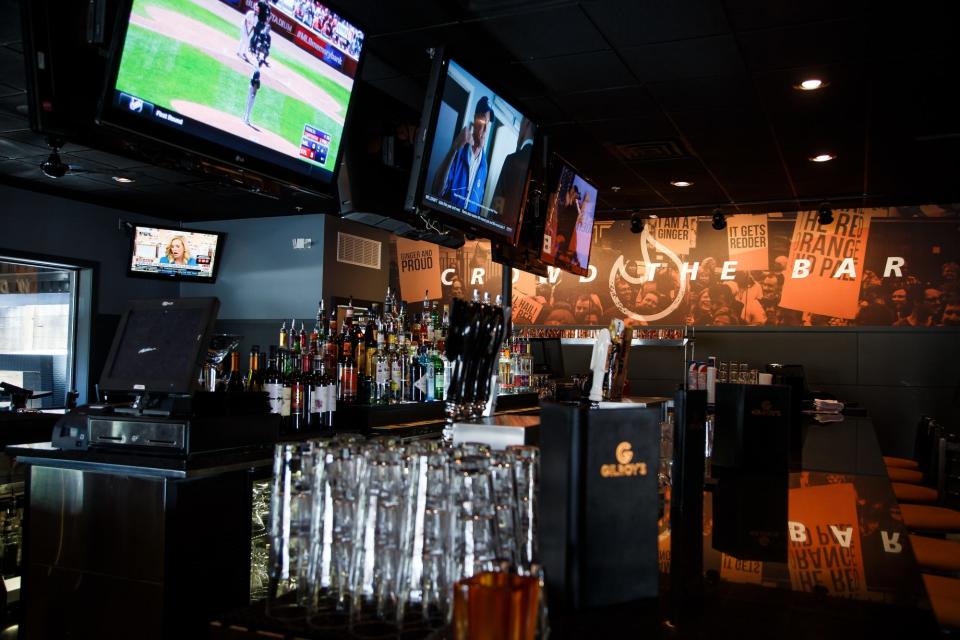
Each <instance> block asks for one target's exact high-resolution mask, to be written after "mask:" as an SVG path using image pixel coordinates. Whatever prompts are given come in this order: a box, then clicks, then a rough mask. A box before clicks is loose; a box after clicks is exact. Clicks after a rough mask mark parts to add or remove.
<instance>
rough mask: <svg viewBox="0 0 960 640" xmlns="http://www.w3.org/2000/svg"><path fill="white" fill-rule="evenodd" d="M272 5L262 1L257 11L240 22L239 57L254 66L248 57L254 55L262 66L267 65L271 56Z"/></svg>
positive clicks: (248, 12)
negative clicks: (268, 57)
mask: <svg viewBox="0 0 960 640" xmlns="http://www.w3.org/2000/svg"><path fill="white" fill-rule="evenodd" d="M270 40H271V38H270V5H269V4H267V3H266V2H263V1H262V0H261V1H260V2H258V3H257V8H256V9H250V10H249V11H247V12H246V13H245V14H243V19H242V20H241V21H240V42H239V43H238V44H237V56H238V57H239V58H241V59H242V60H245V61H246V62H250V63H251V64H254V63H253V62H252V61H251V60H250V58H249V57H248V56H247V54H248V53H252V54H253V55H254V57H255V58H256V59H257V61H258V62H259V63H260V64H267V66H269V63H267V62H266V60H267V56H269V55H270Z"/></svg>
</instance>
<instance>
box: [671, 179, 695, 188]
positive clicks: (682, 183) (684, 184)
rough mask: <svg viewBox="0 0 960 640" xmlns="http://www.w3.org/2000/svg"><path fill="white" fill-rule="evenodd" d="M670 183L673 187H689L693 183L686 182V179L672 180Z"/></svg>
mask: <svg viewBox="0 0 960 640" xmlns="http://www.w3.org/2000/svg"><path fill="white" fill-rule="evenodd" d="M670 184H672V185H673V186H675V187H689V186H691V185H693V183H692V182H687V181H686V180H674V181H673V182H671V183H670Z"/></svg>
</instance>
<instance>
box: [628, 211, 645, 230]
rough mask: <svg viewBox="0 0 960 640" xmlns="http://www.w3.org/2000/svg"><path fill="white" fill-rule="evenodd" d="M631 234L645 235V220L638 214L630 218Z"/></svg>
mask: <svg viewBox="0 0 960 640" xmlns="http://www.w3.org/2000/svg"><path fill="white" fill-rule="evenodd" d="M630 233H643V218H641V217H640V216H639V215H638V214H636V213H635V214H633V215H632V216H630Z"/></svg>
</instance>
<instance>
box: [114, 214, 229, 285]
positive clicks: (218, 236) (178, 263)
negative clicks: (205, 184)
mask: <svg viewBox="0 0 960 640" xmlns="http://www.w3.org/2000/svg"><path fill="white" fill-rule="evenodd" d="M225 238H226V234H224V233H222V232H219V231H199V230H197V229H177V228H176V227H158V226H155V225H150V226H148V225H134V227H133V242H132V244H131V247H130V262H129V266H128V271H127V275H131V276H137V277H141V278H142V277H147V278H159V279H163V280H182V281H184V282H215V281H216V279H217V271H218V270H219V268H220V254H221V252H222V251H223V242H224V239H225Z"/></svg>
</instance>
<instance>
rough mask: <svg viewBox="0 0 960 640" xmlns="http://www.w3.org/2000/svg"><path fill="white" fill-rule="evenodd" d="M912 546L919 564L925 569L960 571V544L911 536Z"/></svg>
mask: <svg viewBox="0 0 960 640" xmlns="http://www.w3.org/2000/svg"><path fill="white" fill-rule="evenodd" d="M910 546H911V547H913V555H914V557H915V558H916V559H917V564H918V565H920V567H922V568H923V569H933V570H934V571H943V572H955V571H960V542H955V541H953V540H941V539H940V538H928V537H927V536H915V535H911V536H910Z"/></svg>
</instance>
